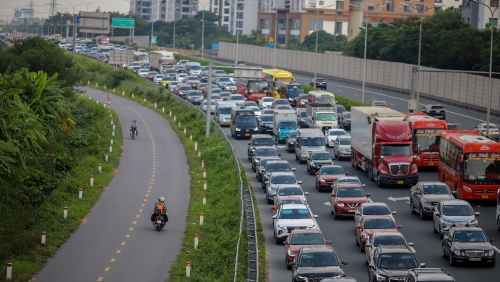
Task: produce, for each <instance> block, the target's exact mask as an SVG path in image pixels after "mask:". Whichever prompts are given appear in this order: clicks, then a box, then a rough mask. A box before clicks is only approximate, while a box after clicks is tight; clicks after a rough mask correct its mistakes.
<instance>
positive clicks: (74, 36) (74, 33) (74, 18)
mask: <svg viewBox="0 0 500 282" xmlns="http://www.w3.org/2000/svg"><path fill="white" fill-rule="evenodd" d="M69 6H71V7H73V51H72V53H73V61H74V60H75V49H76V48H75V42H76V15H75V8H76V7H78V6H80V4H77V5H69ZM66 37H67V36H66Z"/></svg>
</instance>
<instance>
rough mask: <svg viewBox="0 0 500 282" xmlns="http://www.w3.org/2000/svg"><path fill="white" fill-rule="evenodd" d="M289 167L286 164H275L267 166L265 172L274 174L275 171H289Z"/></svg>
mask: <svg viewBox="0 0 500 282" xmlns="http://www.w3.org/2000/svg"><path fill="white" fill-rule="evenodd" d="M291 170H292V169H291V168H290V165H289V164H287V163H275V164H269V165H268V166H267V171H269V172H275V171H291Z"/></svg>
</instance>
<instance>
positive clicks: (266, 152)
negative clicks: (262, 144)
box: [255, 149, 278, 156]
mask: <svg viewBox="0 0 500 282" xmlns="http://www.w3.org/2000/svg"><path fill="white" fill-rule="evenodd" d="M277 155H278V151H276V149H257V150H255V156H277Z"/></svg>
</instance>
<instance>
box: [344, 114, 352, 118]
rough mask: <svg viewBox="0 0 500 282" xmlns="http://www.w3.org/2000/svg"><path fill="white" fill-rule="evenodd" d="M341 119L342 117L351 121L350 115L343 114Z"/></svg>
mask: <svg viewBox="0 0 500 282" xmlns="http://www.w3.org/2000/svg"><path fill="white" fill-rule="evenodd" d="M343 117H344V118H345V119H351V113H344V114H343Z"/></svg>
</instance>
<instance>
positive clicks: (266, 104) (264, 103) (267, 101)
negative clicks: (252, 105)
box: [259, 97, 274, 110]
mask: <svg viewBox="0 0 500 282" xmlns="http://www.w3.org/2000/svg"><path fill="white" fill-rule="evenodd" d="M273 102H274V98H273V97H262V98H261V99H260V100H259V108H261V109H262V110H263V109H266V108H270V107H271V106H272V105H273Z"/></svg>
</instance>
